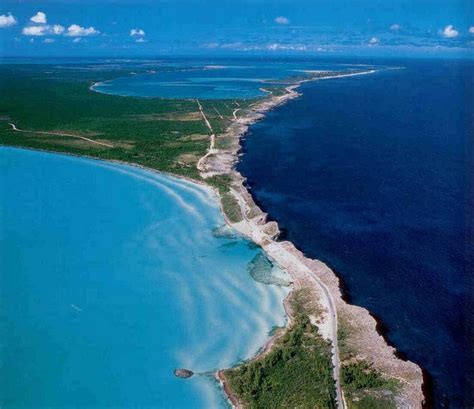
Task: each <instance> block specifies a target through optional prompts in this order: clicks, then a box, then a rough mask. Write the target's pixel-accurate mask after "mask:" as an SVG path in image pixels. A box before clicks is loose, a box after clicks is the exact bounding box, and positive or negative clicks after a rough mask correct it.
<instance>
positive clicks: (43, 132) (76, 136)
mask: <svg viewBox="0 0 474 409" xmlns="http://www.w3.org/2000/svg"><path fill="white" fill-rule="evenodd" d="M8 125H10V126H11V127H12V129H13V130H14V131H15V132H24V133H35V134H39V135H57V136H69V137H71V138H78V139H82V140H84V141H87V142H90V143H95V144H97V145H102V146H106V147H107V148H113V147H114V146H113V145H110V144H108V143H105V142H99V141H94V140H93V139H89V138H86V137H85V136H79V135H73V134H69V133H61V132H46V131H29V130H26V129H18V128H17V127H16V125H15V124H13V123H11V122H9V123H8Z"/></svg>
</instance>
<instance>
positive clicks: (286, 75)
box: [91, 59, 367, 99]
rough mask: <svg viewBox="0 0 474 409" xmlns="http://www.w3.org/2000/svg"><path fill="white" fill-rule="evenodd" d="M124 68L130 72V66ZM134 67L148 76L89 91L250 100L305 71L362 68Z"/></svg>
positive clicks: (257, 64) (278, 64)
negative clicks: (144, 70)
mask: <svg viewBox="0 0 474 409" xmlns="http://www.w3.org/2000/svg"><path fill="white" fill-rule="evenodd" d="M91 67H92V66H91ZM127 67H128V68H131V67H130V66H129V65H127ZM133 67H134V68H136V69H140V68H141V69H143V68H147V71H148V72H147V73H145V74H143V73H142V74H136V75H130V76H125V77H119V78H116V79H112V80H109V81H104V82H99V83H97V84H94V85H93V86H92V88H91V89H92V90H94V91H97V92H102V93H105V94H112V95H122V96H135V97H159V98H184V99H186V98H199V99H250V98H258V97H262V96H265V95H266V94H267V92H268V91H267V89H268V87H271V86H275V85H281V84H284V83H289V82H292V81H294V79H296V78H305V77H309V73H308V71H319V70H321V71H326V70H329V71H331V70H349V69H360V68H361V67H360V66H357V65H346V64H334V63H324V62H314V61H312V62H304V61H298V62H291V61H273V62H271V63H269V62H268V61H263V60H258V59H253V60H219V61H217V62H213V61H212V60H205V61H201V60H197V61H187V62H186V63H181V64H180V63H178V62H173V63H165V62H162V63H159V64H151V65H150V64H149V63H144V64H142V65H140V64H137V65H134V66H133ZM365 68H367V67H365ZM288 81H289V82H288Z"/></svg>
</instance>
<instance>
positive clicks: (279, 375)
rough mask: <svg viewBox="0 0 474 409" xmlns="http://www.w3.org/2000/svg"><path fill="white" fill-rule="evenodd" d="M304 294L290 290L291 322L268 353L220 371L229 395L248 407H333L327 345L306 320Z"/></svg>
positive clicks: (334, 393) (331, 377)
mask: <svg viewBox="0 0 474 409" xmlns="http://www.w3.org/2000/svg"><path fill="white" fill-rule="evenodd" d="M307 295H308V294H307V293H306V292H305V290H304V289H301V290H296V291H295V292H294V293H293V294H292V299H291V300H290V304H291V307H292V309H293V311H294V312H295V318H294V322H293V324H292V325H291V327H290V328H289V329H288V330H287V331H286V332H285V333H284V335H282V336H281V337H280V338H278V339H277V340H276V341H275V345H274V346H273V348H272V350H271V351H270V352H268V353H267V354H265V355H264V356H262V357H260V358H257V359H256V360H253V361H250V362H248V363H244V364H243V365H241V366H239V367H236V368H233V369H229V370H227V371H225V373H224V374H225V376H226V378H227V380H228V382H229V386H230V388H231V389H232V391H233V393H234V394H235V395H236V397H237V398H238V399H239V400H240V401H241V402H243V403H244V404H245V405H246V406H247V407H249V408H296V407H298V408H324V409H327V408H334V407H335V396H336V389H335V384H334V380H333V367H332V363H331V347H330V344H329V343H328V342H327V341H325V340H324V339H323V338H322V337H321V336H320V335H319V333H318V332H317V327H315V326H314V325H312V324H311V322H310V320H309V317H308V310H307V308H306V307H305V299H306V297H307Z"/></svg>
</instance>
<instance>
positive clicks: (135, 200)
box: [0, 148, 288, 409]
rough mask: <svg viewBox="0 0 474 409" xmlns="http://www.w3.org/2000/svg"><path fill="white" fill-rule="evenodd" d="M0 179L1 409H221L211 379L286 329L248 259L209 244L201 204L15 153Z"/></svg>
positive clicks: (230, 242)
mask: <svg viewBox="0 0 474 409" xmlns="http://www.w3.org/2000/svg"><path fill="white" fill-rule="evenodd" d="M0 171H1V175H2V176H1V183H0V224H1V226H2V229H1V230H0V253H1V255H2V257H1V266H0V267H1V271H2V275H1V286H0V288H1V291H2V296H1V300H2V301H1V302H2V305H1V309H0V311H1V318H2V319H1V320H0V339H1V351H2V352H1V359H0V377H1V381H0V383H1V384H2V385H3V387H2V390H1V391H0V404H1V406H2V408H5V409H8V408H38V407H41V406H43V407H44V406H48V407H51V406H55V407H58V408H66V407H67V408H70V407H79V406H87V407H89V408H93V407H97V408H99V407H105V405H107V406H109V407H114V408H115V407H117V408H119V407H146V408H155V407H163V406H165V407H177V408H178V407H186V408H190V407H193V408H208V407H224V406H226V405H227V403H226V401H225V399H224V397H223V394H222V392H221V390H220V388H219V387H218V385H217V383H216V382H215V381H214V380H213V379H212V376H210V374H209V372H210V371H213V370H215V369H216V368H222V367H227V366H230V365H232V364H234V363H236V362H238V361H239V360H241V359H245V358H249V357H251V356H253V355H254V354H255V353H256V352H257V350H258V349H259V348H260V347H261V346H262V345H263V344H264V343H265V341H266V339H267V337H268V333H269V331H271V329H272V327H273V326H274V325H284V323H285V315H284V310H283V305H282V300H283V298H284V297H285V296H286V294H287V293H288V289H287V288H285V287H277V286H275V285H265V284H262V283H259V282H256V281H254V280H253V279H252V278H251V275H250V274H249V271H248V266H249V264H250V265H251V261H252V260H253V259H254V257H255V256H258V255H259V254H260V250H259V249H257V248H255V247H254V246H252V245H251V243H249V242H248V241H246V240H244V239H242V238H240V237H238V236H235V235H232V234H230V235H229V234H222V229H220V230H219V234H216V231H215V228H216V227H219V226H222V225H223V224H224V221H223V219H222V216H221V214H220V212H219V208H218V204H217V201H216V198H215V197H214V195H213V193H212V192H210V191H209V190H208V189H206V188H204V187H200V186H197V185H195V184H191V183H189V182H187V181H183V180H178V179H175V178H171V177H167V176H164V175H159V174H157V173H153V172H149V171H146V170H143V169H139V168H134V167H130V166H125V165H120V164H112V163H107V162H101V161H95V160H90V159H82V158H75V157H68V156H64V155H55V154H49V153H42V152H34V151H27V150H21V149H13V148H0ZM176 367H185V368H189V369H192V370H193V371H196V372H202V373H207V375H206V374H203V375H197V376H195V377H193V378H191V379H189V380H182V379H178V378H176V377H174V375H173V369H174V368H176Z"/></svg>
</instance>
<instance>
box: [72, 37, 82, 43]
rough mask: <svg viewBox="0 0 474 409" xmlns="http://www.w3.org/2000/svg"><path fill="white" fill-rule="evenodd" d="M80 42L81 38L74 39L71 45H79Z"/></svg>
mask: <svg viewBox="0 0 474 409" xmlns="http://www.w3.org/2000/svg"><path fill="white" fill-rule="evenodd" d="M81 40H82V38H81V37H76V38H75V39H74V40H72V42H73V43H80V42H81Z"/></svg>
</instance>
